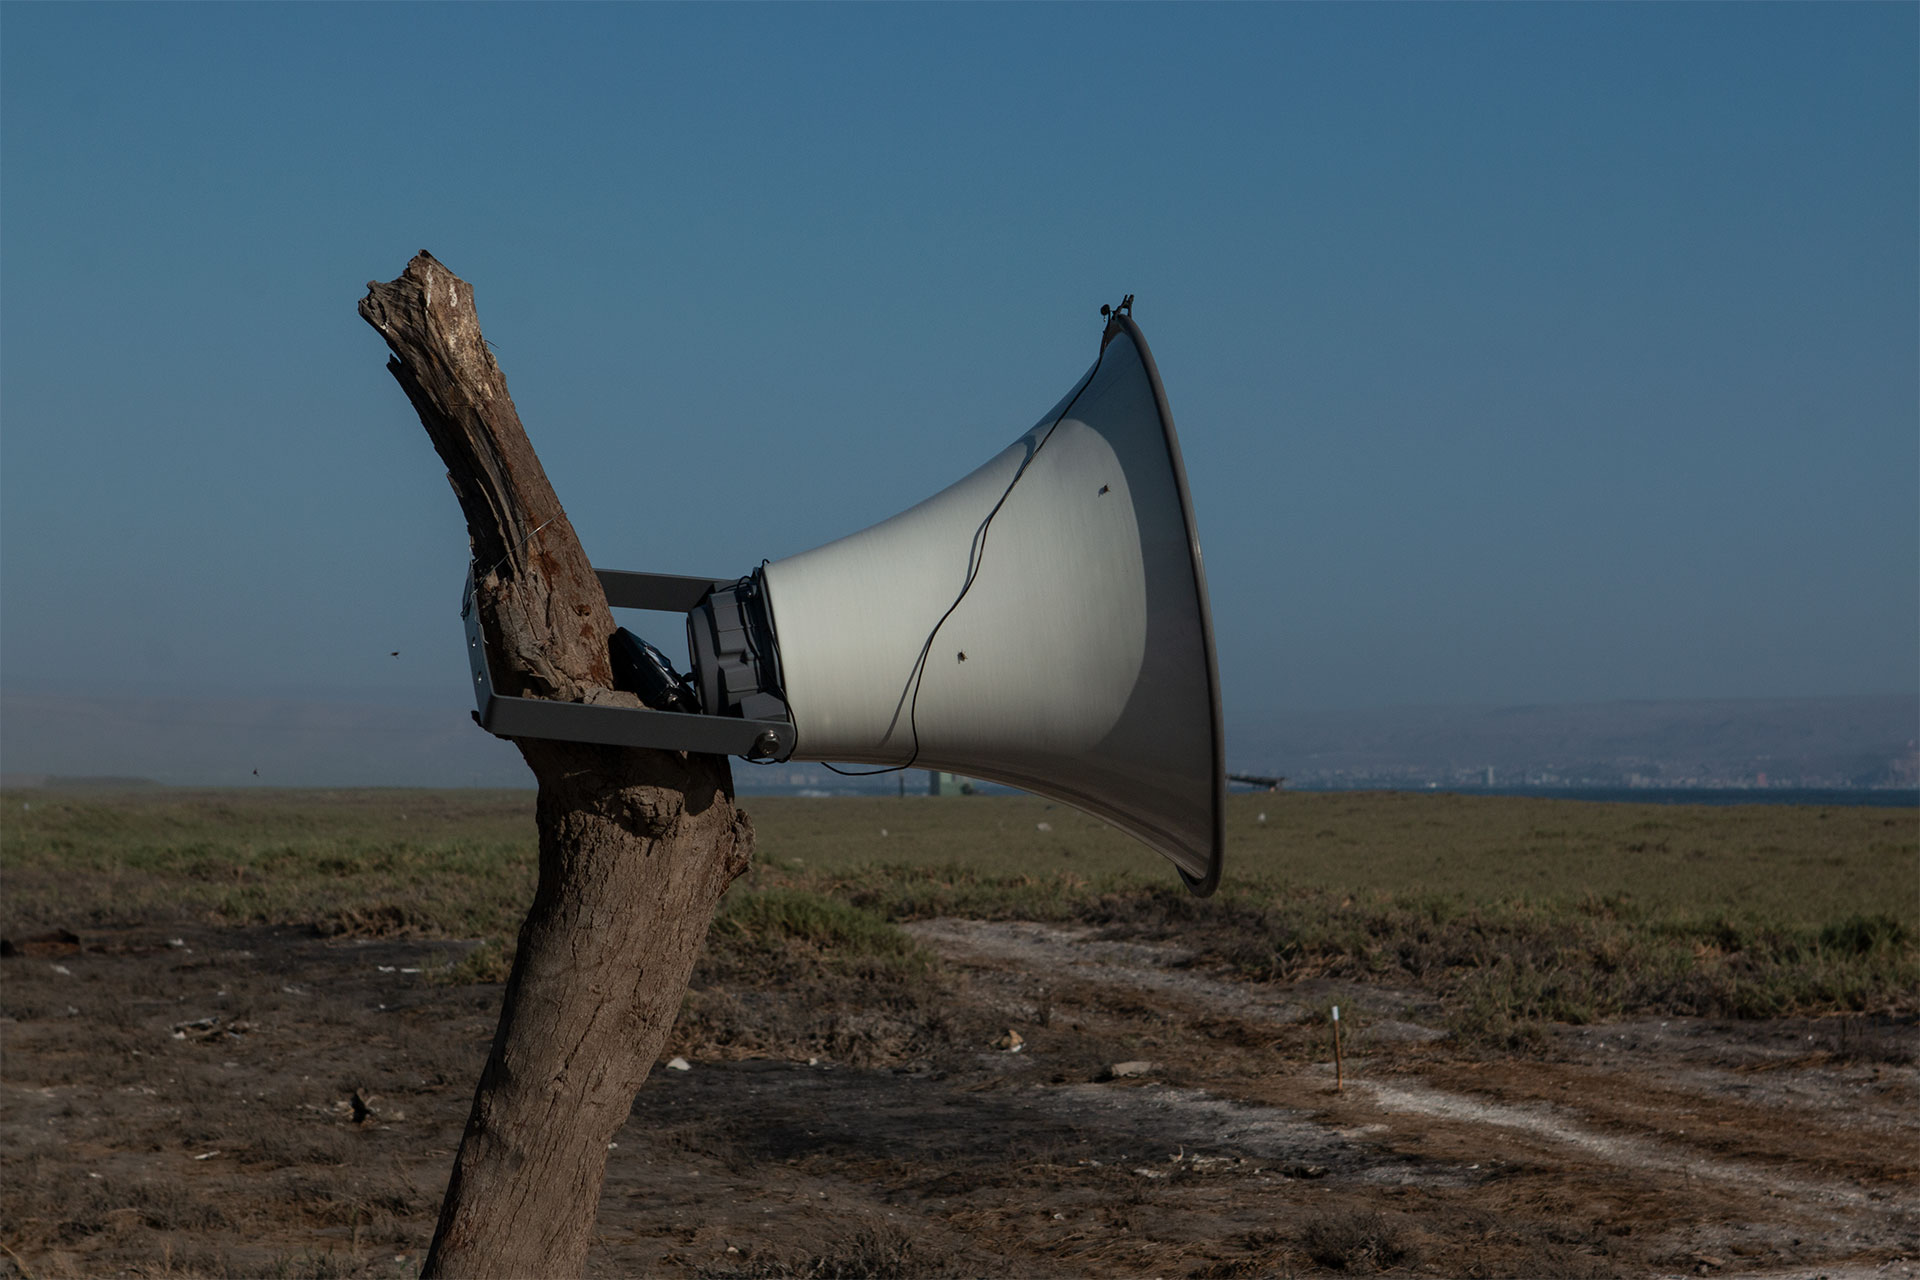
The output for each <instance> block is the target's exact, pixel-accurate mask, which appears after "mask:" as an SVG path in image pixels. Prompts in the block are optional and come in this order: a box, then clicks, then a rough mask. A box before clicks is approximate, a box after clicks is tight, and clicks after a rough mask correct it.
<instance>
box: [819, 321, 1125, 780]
mask: <svg viewBox="0 0 1920 1280" xmlns="http://www.w3.org/2000/svg"><path fill="white" fill-rule="evenodd" d="M1131 300H1132V299H1131V297H1129V299H1128V301H1131ZM1103 310H1104V308H1103ZM1106 358H1107V343H1106V341H1105V340H1104V339H1103V340H1102V341H1101V343H1100V354H1099V355H1098V356H1097V357H1095V359H1094V362H1093V368H1092V369H1090V370H1088V371H1087V376H1086V378H1085V380H1084V381H1082V382H1081V383H1080V385H1079V386H1078V387H1077V388H1075V389H1074V393H1073V398H1072V399H1070V400H1068V401H1067V407H1066V408H1064V409H1062V410H1061V411H1060V412H1059V413H1057V414H1055V415H1054V418H1053V421H1052V422H1050V423H1048V424H1047V431H1046V434H1045V435H1043V436H1041V437H1040V443H1039V444H1036V445H1034V446H1033V450H1032V452H1030V453H1028V454H1027V456H1026V457H1025V458H1023V459H1022V460H1021V462H1020V469H1019V470H1017V471H1015V472H1014V473H1013V479H1011V480H1009V481H1007V487H1006V490H1005V491H1004V492H1003V493H1001V495H1000V501H998V502H996V503H994V504H993V510H991V511H989V512H987V518H986V519H984V520H982V521H981V522H980V527H979V528H978V529H976V530H974V534H973V545H972V547H971V548H970V549H969V551H968V553H967V580H966V581H965V582H964V583H962V584H961V587H960V594H959V595H957V596H955V597H954V599H953V603H952V604H950V605H948V606H947V611H946V612H945V613H943V614H941V615H940V621H938V622H936V623H934V624H933V630H931V631H929V632H928V633H927V642H926V643H925V644H923V645H921V646H920V657H919V658H918V659H917V660H916V661H915V662H914V664H913V671H912V673H911V674H910V675H909V676H908V677H907V680H908V682H909V683H910V684H911V685H912V688H913V695H912V699H911V700H910V701H909V702H908V704H907V730H908V732H909V733H911V734H912V735H913V754H912V755H910V756H908V757H907V762H906V763H905V764H893V765H888V766H886V767H885V768H883V769H862V770H859V771H854V770H849V769H838V768H834V766H833V765H830V764H829V765H827V766H826V767H827V768H829V769H832V770H833V772H835V773H837V774H839V775H840V776H841V777H843V778H877V777H880V776H882V775H883V774H889V773H902V772H904V771H906V770H908V769H911V768H913V766H914V762H915V761H917V760H918V759H919V758H920V686H921V683H922V682H923V680H924V679H925V677H926V672H927V657H928V655H930V654H931V653H932V652H933V642H934V641H935V640H936V639H938V638H939V636H940V628H942V627H944V626H946V625H947V619H948V618H951V617H952V616H953V613H954V610H956V609H958V608H959V607H960V602H961V601H963V600H965V599H966V598H967V593H968V592H969V591H972V590H973V584H974V582H975V581H976V580H977V579H978V578H979V577H980V566H981V565H982V564H983V563H985V561H986V554H987V531H988V530H989V529H991V528H992V527H993V518H994V517H995V516H997V515H999V514H1000V508H1002V507H1004V506H1006V505H1007V499H1008V498H1010V497H1012V496H1013V488H1014V486H1015V485H1017V484H1019V483H1020V477H1022V476H1024V475H1026V474H1027V468H1028V467H1030V466H1032V465H1033V460H1034V459H1035V458H1037V457H1039V456H1040V451H1041V450H1042V449H1044V448H1046V447H1047V441H1049V440H1051V439H1053V432H1054V429H1055V428H1056V427H1058V426H1059V425H1060V424H1061V423H1062V422H1065V421H1066V419H1067V415H1068V414H1070V413H1072V412H1073V407H1074V406H1075V405H1076V404H1078V403H1080V397H1081V395H1082V394H1084V393H1085V391H1086V389H1087V388H1088V387H1090V386H1092V385H1093V380H1094V378H1095V377H1096V376H1098V374H1099V372H1100V364H1101V362H1102V361H1103V360H1105V359H1106ZM896 714H898V713H897V712H896ZM796 727H797V726H796ZM799 749H800V744H799V739H798V737H796V738H795V740H794V751H796V752H797V751H799ZM789 758H791V757H789ZM821 763H822V764H825V763H826V762H825V761H822V762H821Z"/></svg>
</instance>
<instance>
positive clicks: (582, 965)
mask: <svg viewBox="0 0 1920 1280" xmlns="http://www.w3.org/2000/svg"><path fill="white" fill-rule="evenodd" d="M360 314H361V316H362V317H363V318H364V319H365V320H366V321H367V323H368V324H371V325H372V326H373V327H374V328H375V329H378V330H379V331H380V335H381V337H383V338H385V339H386V342H387V346H388V347H389V348H390V349H391V350H392V352H393V357H392V359H390V360H389V361H388V362H387V368H388V370H389V371H390V372H391V373H392V374H393V376H394V378H395V379H396V380H398V382H399V383H400V386H401V388H402V389H403V390H405V392H406V393H407V398H408V399H409V400H411V401H412V402H413V407H414V409H415V410H416V411H417V412H418V413H419V415H420V421H421V423H422V424H423V425H424V426H425V427H426V429H427V434H428V435H429V436H430V437H432V439H433V445H434V448H435V449H436V450H437V451H438V452H439V454H440V457H441V459H442V460H443V461H444V462H445V463H446V465H447V479H448V480H449V481H450V482H451V483H452V485H453V491H454V494H455V495H456V496H457V497H458V498H459V500H460V507H461V510H462V511H463V512H465V514H466V519H467V530H468V533H469V535H470V537H471V540H472V548H473V569H474V580H475V594H476V599H475V606H476V607H477V608H479V609H480V611H481V618H482V620H483V622H484V624H485V626H486V630H487V634H488V637H489V640H490V641H491V643H492V654H491V662H492V668H493V679H494V685H495V688H496V689H498V690H499V691H500V692H501V693H517V694H520V695H522V696H525V697H539V698H553V699H558V700H562V701H573V702H595V703H622V704H625V705H630V706H638V705H640V703H639V700H638V699H637V698H635V697H634V696H633V695H632V694H630V693H626V692H623V691H621V690H618V689H616V688H615V687H614V680H613V668H612V662H611V658H610V655H609V650H608V640H609V638H610V637H611V636H612V634H613V631H614V622H613V615H612V613H611V612H610V611H609V610H608V608H607V601H606V596H605V594H604V593H603V592H602V591H601V589H600V584H599V581H598V580H597V579H596V578H595V577H594V574H593V567H592V565H591V563H590V562H589V561H588V559H587V555H586V552H585V551H584V550H582V548H581V546H580V542H579V539H578V538H577V537H576V536H575V535H574V531H573V526H572V525H571V524H570V523H569V522H568V520H567V517H566V513H565V512H564V511H562V510H561V508H560V501H559V499H558V498H557V497H555V495H554V492H553V487H552V485H550V484H549V483H548V482H547V477H546V472H545V471H544V470H543V469H542V468H541V466H540V459H539V458H538V456H536V455H535V453H534V450H533V446H532V444H531V443H530V442H529V441H528V439H527V435H526V431H525V429H524V428H523V427H522V426H521V425H520V417H519V414H518V413H517V412H516V411H515V409H514V407H513V400H512V397H511V396H509V395H508V393H507V382H506V379H505V378H504V377H503V376H502V375H501V373H500V369H499V366H498V365H496V364H495V363H494V360H493V356H492V353H491V352H490V351H489V350H488V349H487V346H486V343H485V340H484V339H483V338H482V337H481V335H480V321H479V317H478V315H477V314H476V312H475V310H474V305H473V289H472V287H471V286H470V285H468V284H467V283H466V282H465V281H464V280H461V279H459V278H458V277H457V276H455V275H454V274H453V273H452V272H450V271H448V270H447V269H446V267H445V266H443V265H441V264H440V263H439V262H438V261H436V260H435V259H434V258H433V256H432V255H431V254H428V253H425V252H422V253H421V254H419V256H417V257H415V258H414V259H413V261H412V262H410V263H408V264H407V269H406V271H405V272H404V273H403V274H402V275H401V276H400V278H399V279H397V280H394V281H392V282H390V283H387V284H380V283H378V282H373V283H370V284H368V286H367V296H366V297H365V298H364V299H362V300H361V302H360ZM515 745H516V746H518V747H519V748H520V753H521V755H522V756H524V757H525V759H526V761H527V764H528V766H529V767H530V768H531V769H532V770H533V773H534V777H535V778H536V779H537V780H538V783H539V788H540V791H539V802H538V811H537V818H538V824H539V832H540V880H539V887H538V889H537V890H536V891H535V893H534V899H533V903H532V906H531V907H530V908H529V910H528V912H527V918H526V921H525V923H523V924H522V925H521V927H520V939H519V950H518V953H517V954H516V955H515V957H514V963H513V972H512V975H511V976H510V977H509V978H508V979H507V989H506V997H505V999H504V1001H503V1002H502V1006H501V1010H500V1025H499V1029H498V1031H497V1032H496V1033H495V1035H494V1040H493V1049H492V1052H491V1054H490V1056H489V1057H488V1059H487V1065H486V1068H485V1070H484V1071H483V1072H482V1074H481V1077H480V1084H479V1088H478V1090H477V1091H476V1092H475V1094H474V1100H473V1111H472V1114H471V1115H470V1117H469V1118H468V1120H467V1130H466V1135H465V1137H464V1138H463V1139H462V1141H461V1143H460V1152H459V1154H458V1156H456V1157H455V1160H454V1167H453V1176H452V1178H451V1180H450V1182H449V1184H448V1187H447V1195H446V1200H445V1202H444V1204H443V1205H442V1207H441V1210H440V1223H439V1228H438V1230H437V1231H436V1232H435V1233H434V1239H433V1247H432V1249H431V1250H430V1251H429V1252H428V1255H427V1262H426V1266H425V1268H424V1270H423V1271H422V1275H423V1276H428V1277H468V1276H473V1277H482V1276H485V1277H494V1276H497V1277H529V1276H560V1275H578V1274H580V1272H581V1270H582V1269H583V1267H584V1264H585V1260H586V1252H587V1246H588V1243H589V1241H590V1238H591V1234H592V1230H593V1221H594V1216H595V1213H596V1211H597V1209H598V1207H599V1200H600V1186H601V1182H602V1180H603V1179H604V1178H605V1176H606V1163H607V1143H608V1142H609V1141H611V1140H612V1138H613V1135H614V1134H615V1133H616V1132H618V1131H619V1128H620V1126H621V1125H622V1124H623V1123H625V1121H626V1119H627V1115H628V1112H629V1110H630V1108H631V1107H632V1105H633V1095H634V1093H635V1091H636V1090H638V1089H639V1087H640V1084H641V1082H642V1081H644V1080H645V1079H646V1077H647V1072H648V1070H649V1069H650V1068H651V1067H652V1065H653V1062H654V1060H655V1058H656V1057H658V1055H659V1053H660V1050H661V1048H662V1046H663V1045H664V1044H665V1041H666V1037H667V1034H668V1032H669V1031H671V1030H672V1027H673V1020H674V1017H675V1015H676V1014H677V1013H678V1012H679V1008H680V1001H681V997H682V995H683V994H684V993H685V991H686V987H687V981H688V979H689V977H690V976H691V974H692V971H693V964H694V960H695V958H696V956H697V955H698V952H699V949H700V945H701V942H702V941H703V940H704V938H705V936H706V931H707V925H708V923H709V921H710V920H711V918H712V915H713V910H714V907H715V905H716V904H717V903H718V902H719V900H720V895H721V894H722V893H724V892H725V891H726V888H727V885H728V884H729V883H731V882H732V881H733V879H734V877H736V876H738V875H739V874H740V873H741V872H742V871H744V870H745V869H746V865H747V859H748V857H749V854H750V851H751V849H752V845H753V828H752V824H751V823H749V822H748V820H747V816H746V815H745V814H744V813H742V812H740V811H739V810H738V809H736V808H735V806H734V800H733V779H732V774H731V772H730V771H729V769H728V765H727V760H726V758H725V757H724V756H700V755H689V754H684V753H680V752H670V751H647V750H638V749H629V748H622V747H605V746H596V745H591V744H583V743H568V742H556V741H549V740H543V739H516V740H515Z"/></svg>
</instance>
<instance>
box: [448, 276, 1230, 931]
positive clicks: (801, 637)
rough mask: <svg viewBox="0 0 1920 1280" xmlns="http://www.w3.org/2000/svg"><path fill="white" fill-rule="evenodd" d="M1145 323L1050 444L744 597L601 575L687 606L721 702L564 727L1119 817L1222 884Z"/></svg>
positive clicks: (1190, 621)
mask: <svg viewBox="0 0 1920 1280" xmlns="http://www.w3.org/2000/svg"><path fill="white" fill-rule="evenodd" d="M1128 301H1129V302H1131V299H1129V300H1128ZM1127 311H1128V307H1127V304H1125V303H1123V304H1122V306H1121V308H1120V309H1119V310H1118V311H1116V312H1114V313H1112V315H1111V318H1110V320H1109V322H1108V325H1107V328H1106V331H1105V333H1104V334H1103V335H1102V339H1101V348H1100V354H1099V357H1098V359H1097V360H1096V361H1095V362H1094V365H1093V367H1092V368H1091V369H1090V370H1089V371H1088V372H1087V373H1086V375H1085V376H1084V377H1082V378H1081V379H1080V381H1079V382H1078V383H1077V384H1076V385H1075V386H1074V387H1073V389H1072V390H1071V391H1069V392H1068V393H1067V395H1066V396H1064V397H1063V398H1062V399H1061V401H1060V403H1059V404H1057V405H1055V406H1054V408H1053V409H1052V410H1050V411H1049V412H1048V413H1047V414H1046V415H1045V416H1044V417H1042V418H1041V419H1040V421H1039V422H1038V423H1037V424H1036V425H1035V426H1034V427H1033V429H1032V430H1030V431H1028V432H1027V433H1026V434H1024V435H1022V436H1021V437H1020V438H1019V439H1018V440H1016V441H1014V443H1013V444H1012V445H1011V446H1009V447H1008V448H1007V449H1006V450H1004V451H1003V452H1001V453H1000V455H999V456H998V457H995V458H994V459H992V460H991V461H990V462H988V463H987V464H986V465H985V466H983V467H981V468H980V469H979V470H977V471H975V472H974V473H973V474H971V475H969V476H967V477H966V478H965V479H963V480H961V481H960V482H959V483H957V484H955V485H953V486H951V487H949V488H947V489H945V490H943V491H942V492H940V493H938V494H935V495H934V496H933V497H931V498H929V499H927V500H926V501H925V502H922V503H920V504H919V505H918V506H915V507H913V508H911V509H909V510H907V511H903V512H902V513H900V514H899V515H897V516H894V517H893V518H892V519H890V520H886V521H883V522H881V523H880V524H877V525H874V526H873V527H872V528H870V529H866V530H863V531H861V532H859V533H855V534H852V535H851V536H849V537H845V538H841V539H839V540H838V541H836V542H831V543H828V544H827V545H826V546H823V547H819V548H816V549H814V550H812V551H807V552H803V553H802V554H800V555H796V556H791V557H789V558H787V559H784V560H776V561H773V562H771V563H768V564H765V565H763V566H762V567H761V568H760V569H759V570H757V571H755V572H754V573H753V574H751V575H750V576H748V577H746V578H741V579H736V580H733V581H730V582H715V581H713V580H711V579H682V578H665V577H662V576H660V575H622V574H611V573H602V575H601V577H602V581H603V582H606V583H607V584H608V588H609V589H608V599H609V602H610V603H613V604H615V605H620V604H622V603H629V604H635V605H640V606H641V607H655V608H661V607H677V608H685V609H687V610H688V618H687V627H688V641H689V652H690V653H691V655H692V658H693V665H694V671H693V672H692V674H691V676H690V677H689V680H688V683H689V684H690V686H691V689H690V690H689V692H690V693H691V694H692V696H694V697H697V701H698V703H699V707H700V711H699V713H698V714H681V713H675V712H672V711H668V710H661V711H655V712H625V713H622V712H620V711H617V710H611V709H602V708H585V707H582V708H577V709H574V710H572V711H569V712H566V713H565V714H571V715H579V713H580V712H586V711H597V710H609V711H610V714H611V715H612V716H615V717H618V716H620V715H622V714H624V715H627V716H636V715H637V716H648V717H651V720H652V721H654V722H658V723H659V724H660V725H661V726H663V728H662V729H661V731H660V732H658V733H654V732H653V731H652V730H649V731H648V732H649V733H653V736H651V737H645V735H642V736H641V737H635V736H633V735H631V734H627V735H625V736H621V737H618V738H610V737H606V736H593V735H589V734H587V733H585V732H583V731H580V730H568V731H565V732H548V733H547V734H545V735H544V736H588V737H590V740H599V741H609V740H618V741H631V742H642V741H643V739H644V745H660V746H681V747H684V748H687V749H693V750H727V751H733V752H737V753H738V754H742V755H746V756H748V757H749V758H752V759H763V760H785V759H801V760H819V761H839V762H847V763H860V764H867V765H874V766H880V767H883V768H884V767H897V768H922V769H929V770H941V771H946V772H951V773H956V774H963V775H966V776H968V777H973V778H981V779H986V780H988V781H992V782H998V783H1004V784H1006V785H1008V786H1012V787H1018V788H1021V789H1022V790H1026V791H1031V792H1034V793H1036V794H1039V795H1043V796H1047V797H1050V798H1052V799H1055V800H1059V801H1063V802H1065V803H1067V804H1070V805H1072V806H1074V807H1075V808H1078V809H1081V810H1083V811H1085V812H1087V813H1089V814H1092V815H1093V816H1095V817H1097V818H1101V819H1103V820H1105V821H1106V822H1109V823H1111V824H1112V825H1114V826H1116V827H1118V828H1120V829H1121V830H1122V831H1125V832H1127V833H1128V834H1130V835H1133V836H1135V837H1137V838H1139V839H1140V840H1141V841H1143V842H1145V843H1146V844H1147V845H1149V846H1151V847H1152V848H1154V849H1155V850H1157V851H1159V852H1160V853H1162V854H1164V855H1165V856H1166V857H1167V858H1169V859H1170V860H1172V862H1173V864H1174V865H1175V866H1176V867H1177V868H1178V869H1179V871H1180V874H1181V876H1182V878H1183V879H1184V880H1185V881H1186V883H1187V885H1188V887H1189V888H1190V889H1192V890H1193V891H1194V892H1195V893H1198V894H1207V893H1211V892H1212V891H1213V889H1214V887H1215V886H1216V885H1217V884H1218V883H1219V879H1220V867H1221V856H1222V851H1223V843H1224V839H1223V820H1224V811H1225V804H1226V776H1225V762H1224V754H1223V744H1222V735H1221V718H1220V682H1219V674H1218V669H1217V667H1216V664H1215V660H1214V647H1213V623H1212V618H1211V614H1210V612H1209V609H1208V604H1207V583H1206V574H1205V572H1204V570H1203V568H1202V566H1201V558H1200V542H1199V538H1198V536H1197V534H1196V532H1195V528H1194V517H1193V504H1192V500H1191V498H1190V496H1189V494H1188V491H1187V480H1186V472H1185V468H1184V466H1183V465H1182V463H1181V459H1180V447H1179V442H1178V440H1177V438H1176V436H1175V434H1174V427H1173V418H1172V415H1171V413H1170V412H1169V411H1168V408H1167V397H1166V391H1165V389H1164V388H1163V387H1162V386H1161V384H1160V375H1159V372H1158V371H1157V370H1156V369H1155V367H1154V362H1153V356H1152V354H1151V353H1150V352H1149V351H1148V350H1147V344H1146V340H1145V338H1143V337H1142V336H1141V333H1140V330H1139V327H1138V326H1137V325H1135V323H1134V322H1133V319H1132V317H1131V315H1129V314H1127ZM623 581H624V582H625V588H623V586H622V583H623ZM642 582H644V583H647V584H653V585H652V586H651V587H650V588H649V590H648V591H647V592H637V591H636V590H634V589H633V588H634V587H635V584H639V583H642ZM623 592H624V593H625V594H627V595H628V596H629V598H627V599H623V598H621V596H622V594H623ZM638 594H648V595H650V598H651V600H652V603H651V605H650V606H649V605H647V604H646V603H645V602H643V601H641V600H640V599H638ZM696 595H697V596H698V600H697V603H694V602H693V598H694V597H695V596H696ZM469 630H470V634H473V632H472V627H471V625H470V628H469ZM481 665H484V664H481ZM479 669H480V668H479V667H478V666H476V672H478V671H479ZM666 674H667V675H668V676H669V677H671V675H672V673H671V671H668V672H667V673H666ZM476 678H479V677H478V676H477V677H476ZM497 701H501V702H505V701H507V700H505V699H501V700H497ZM649 701H650V703H651V704H652V705H654V706H662V705H668V704H664V703H662V702H660V701H655V700H653V699H649ZM554 706H555V704H544V707H545V708H547V710H545V711H544V714H548V715H554V714H561V713H558V712H555V711H553V710H551V708H553V707H554ZM482 722H483V723H487V707H486V706H485V705H484V704H483V706H482ZM581 722H582V724H583V725H584V722H585V720H584V717H581ZM672 722H682V723H683V725H684V729H685V731H684V732H680V733H678V734H677V735H675V734H673V733H670V732H668V731H669V730H672V729H673V728H674V725H673V723H672ZM489 727H490V728H493V729H494V731H495V732H499V733H508V732H510V730H509V729H507V728H504V727H502V726H501V725H498V724H489ZM722 730H724V731H725V732H726V733H730V734H732V735H733V736H732V737H729V738H728V739H727V743H726V745H724V746H717V745H714V743H715V741H716V739H715V737H714V735H715V734H716V733H720V732H722ZM662 735H664V736H662ZM703 735H704V736H703Z"/></svg>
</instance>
